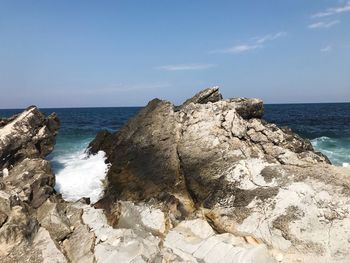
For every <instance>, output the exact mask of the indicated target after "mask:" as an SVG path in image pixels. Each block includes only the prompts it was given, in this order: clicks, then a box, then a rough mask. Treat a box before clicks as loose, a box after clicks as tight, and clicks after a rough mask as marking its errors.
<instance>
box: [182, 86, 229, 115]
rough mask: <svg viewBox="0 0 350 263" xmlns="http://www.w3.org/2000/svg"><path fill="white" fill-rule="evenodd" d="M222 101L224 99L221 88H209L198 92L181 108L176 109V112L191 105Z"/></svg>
mask: <svg viewBox="0 0 350 263" xmlns="http://www.w3.org/2000/svg"><path fill="white" fill-rule="evenodd" d="M222 99H223V97H222V95H221V93H220V91H219V87H213V88H207V89H204V90H202V91H200V92H198V93H197V94H196V95H194V96H193V97H192V98H190V99H188V100H186V101H185V102H184V103H183V104H182V105H181V106H178V107H175V110H180V109H181V108H182V107H184V106H186V105H188V104H190V103H200V104H205V103H208V102H217V101H219V100H222Z"/></svg>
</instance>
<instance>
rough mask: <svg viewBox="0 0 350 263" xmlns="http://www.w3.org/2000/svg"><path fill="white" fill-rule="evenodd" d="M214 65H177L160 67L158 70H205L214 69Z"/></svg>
mask: <svg viewBox="0 0 350 263" xmlns="http://www.w3.org/2000/svg"><path fill="white" fill-rule="evenodd" d="M215 66H216V65H214V64H177V65H165V66H160V67H158V69H161V70H165V71H185V70H204V69H209V68H213V67H215Z"/></svg>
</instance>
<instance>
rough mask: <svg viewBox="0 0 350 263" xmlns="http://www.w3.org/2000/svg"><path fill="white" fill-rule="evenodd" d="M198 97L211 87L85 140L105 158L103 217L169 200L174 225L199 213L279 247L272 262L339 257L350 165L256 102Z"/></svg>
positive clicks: (220, 226)
mask: <svg viewBox="0 0 350 263" xmlns="http://www.w3.org/2000/svg"><path fill="white" fill-rule="evenodd" d="M201 94H209V98H211V95H210V94H219V92H218V90H216V89H213V90H209V91H207V90H206V91H204V92H200V93H199V95H198V94H197V95H196V96H195V97H194V98H192V99H189V100H188V101H187V102H185V103H184V104H183V105H182V106H180V107H174V106H173V105H172V104H171V103H170V102H167V101H161V100H158V99H156V100H153V101H151V102H150V103H149V104H148V105H147V106H146V107H145V108H144V109H143V110H141V111H140V113H139V114H138V115H137V116H135V117H134V118H132V119H131V120H129V121H128V123H127V124H126V125H125V126H124V127H123V128H122V129H121V130H120V131H118V132H116V133H109V132H107V131H103V132H101V133H99V134H98V135H97V137H96V139H95V140H94V141H93V142H92V143H91V144H90V146H91V148H90V151H91V153H96V152H97V151H99V150H103V151H105V152H106V154H107V161H108V162H110V163H111V168H110V170H109V172H108V174H107V178H108V186H107V188H106V191H105V195H104V197H103V199H102V200H101V201H100V202H99V203H98V204H97V206H98V207H102V208H105V210H106V213H107V218H108V220H109V221H110V222H113V220H114V218H115V217H117V215H116V213H114V208H115V204H116V203H117V201H118V200H120V199H121V200H129V201H135V202H149V200H158V201H157V202H164V204H165V207H168V208H169V210H168V211H170V207H175V210H176V211H177V212H176V213H174V218H175V219H176V220H178V222H180V221H181V220H183V219H185V218H188V217H198V213H199V214H201V215H204V218H206V219H207V220H208V221H209V222H210V224H211V226H212V227H213V228H214V229H215V230H216V231H217V232H219V233H225V232H228V233H231V234H233V235H235V236H240V237H246V236H252V237H253V238H254V240H257V242H258V243H261V244H265V245H267V246H268V247H269V248H274V249H276V250H278V251H280V252H281V253H282V254H283V258H284V259H280V256H278V258H279V259H278V260H279V261H283V262H300V261H301V262H346V260H347V259H348V258H349V257H350V243H349V242H348V235H349V233H348V232H349V231H350V214H349V211H350V207H349V205H350V201H349V200H350V198H349V197H350V196H349V190H348V189H350V169H349V168H342V167H334V166H332V165H330V163H329V161H328V159H327V158H326V157H325V156H323V155H322V154H320V153H318V152H315V151H314V149H313V147H312V145H311V143H310V142H309V141H308V140H306V139H303V138H301V137H300V136H298V135H296V134H295V133H293V132H292V131H291V130H289V129H282V128H279V127H278V126H276V125H274V124H270V123H267V122H265V121H264V120H263V119H261V117H262V115H263V104H262V101H261V100H258V99H242V98H239V99H229V100H221V98H220V97H219V96H218V95H214V96H213V97H212V98H213V99H209V100H206V99H201V98H202V97H203V98H205V97H206V96H205V95H203V96H202V95H201ZM174 249H175V248H174ZM175 254H176V253H175ZM189 254H190V256H191V257H193V253H189ZM204 258H205V257H204ZM202 259H203V258H200V260H202ZM275 259H276V260H277V258H276V257H275ZM175 261H176V260H175ZM208 262H214V261H208ZM215 262H216V261H215ZM237 262H239V261H237Z"/></svg>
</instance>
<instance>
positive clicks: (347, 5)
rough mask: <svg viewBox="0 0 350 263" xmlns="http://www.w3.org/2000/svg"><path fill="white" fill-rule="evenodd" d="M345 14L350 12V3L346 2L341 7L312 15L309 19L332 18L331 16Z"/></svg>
mask: <svg viewBox="0 0 350 263" xmlns="http://www.w3.org/2000/svg"><path fill="white" fill-rule="evenodd" d="M345 12H350V1H347V2H346V3H345V4H344V5H343V6H338V7H331V8H328V9H327V10H326V11H323V12H319V13H316V14H313V15H311V18H320V17H326V16H332V15H336V14H341V13H345Z"/></svg>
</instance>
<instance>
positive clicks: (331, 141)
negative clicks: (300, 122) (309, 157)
mask: <svg viewBox="0 0 350 263" xmlns="http://www.w3.org/2000/svg"><path fill="white" fill-rule="evenodd" d="M311 143H312V145H313V146H314V148H315V150H317V151H320V152H322V153H323V154H325V155H326V156H327V157H328V158H329V159H330V161H331V162H332V163H333V164H334V165H339V166H344V167H348V166H349V164H350V138H349V137H345V138H330V137H327V136H322V137H319V138H315V139H313V140H311Z"/></svg>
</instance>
